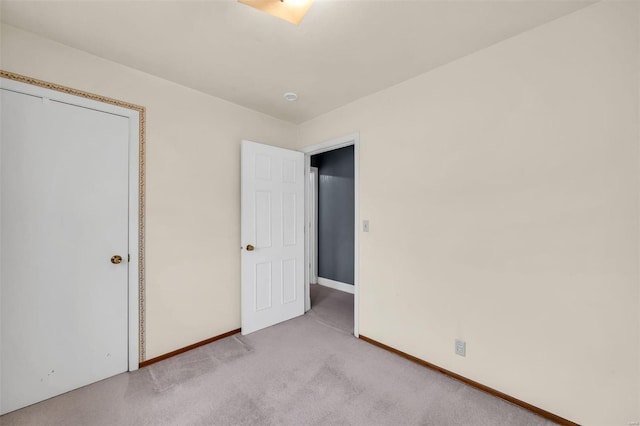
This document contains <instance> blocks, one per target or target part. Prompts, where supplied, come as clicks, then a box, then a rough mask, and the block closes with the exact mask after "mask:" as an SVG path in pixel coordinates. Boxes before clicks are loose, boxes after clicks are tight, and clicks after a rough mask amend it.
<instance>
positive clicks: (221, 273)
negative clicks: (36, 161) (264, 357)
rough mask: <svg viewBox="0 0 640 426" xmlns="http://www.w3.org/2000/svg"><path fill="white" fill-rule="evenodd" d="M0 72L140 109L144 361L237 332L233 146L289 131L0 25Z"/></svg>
mask: <svg viewBox="0 0 640 426" xmlns="http://www.w3.org/2000/svg"><path fill="white" fill-rule="evenodd" d="M1 47H2V51H1V52H2V68H3V69H5V70H7V71H12V72H16V73H19V74H24V75H28V76H31V77H35V78H38V79H42V80H46V81H50V82H54V83H57V84H62V85H66V86H71V87H73V88H76V89H80V90H85V91H88V92H93V93H97V94H100V95H103V96H108V97H112V98H116V99H120V100H123V101H127V102H131V103H134V104H138V105H142V106H144V107H146V109H147V193H146V195H147V208H146V260H147V264H146V266H147V269H146V283H147V288H146V295H147V299H146V317H147V321H146V331H147V345H146V352H147V358H153V357H155V356H158V355H162V354H164V353H167V352H170V351H172V350H174V349H177V348H181V347H184V346H187V345H190V344H192V343H194V342H198V341H200V340H204V339H207V338H209V337H212V336H215V335H218V334H220V333H224V332H227V331H229V330H232V329H235V328H238V327H240V284H239V283H240V250H239V248H240V223H239V218H240V178H239V177H240V170H239V167H240V140H242V139H251V140H256V141H262V142H265V143H269V144H272V145H279V146H285V147H286V146H288V145H291V143H292V142H293V139H294V137H295V135H296V133H297V128H296V127H295V126H294V125H291V124H288V123H285V122H283V121H279V120H276V119H274V118H271V117H268V116H266V115H264V114H260V113H257V112H254V111H251V110H248V109H246V108H242V107H239V106H237V105H234V104H231V103H228V102H225V101H223V100H220V99H217V98H214V97H211V96H207V95H204V94H202V93H199V92H196V91H194V90H191V89H188V88H185V87H182V86H179V85H177V84H174V83H171V82H168V81H166V80H162V79H160V78H156V77H153V76H151V75H148V74H145V73H142V72H139V71H136V70H133V69H131V68H127V67H124V66H122V65H119V64H116V63H113V62H109V61H106V60H103V59H100V58H98V57H95V56H92V55H89V54H87V53H84V52H81V51H78V50H75V49H71V48H69V47H66V46H63V45H61V44H58V43H55V42H52V41H50V40H47V39H43V38H40V37H37V36H35V35H33V34H31V33H27V32H24V31H21V30H18V29H16V28H13V27H10V26H7V25H4V26H3V27H2V46H1Z"/></svg>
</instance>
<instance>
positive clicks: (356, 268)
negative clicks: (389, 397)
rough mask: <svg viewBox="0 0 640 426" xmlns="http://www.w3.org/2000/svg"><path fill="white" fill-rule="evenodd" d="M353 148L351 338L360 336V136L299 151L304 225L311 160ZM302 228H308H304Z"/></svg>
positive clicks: (307, 205) (306, 249)
mask: <svg viewBox="0 0 640 426" xmlns="http://www.w3.org/2000/svg"><path fill="white" fill-rule="evenodd" d="M346 146H353V173H354V182H353V185H354V197H353V198H354V200H353V201H354V219H353V221H354V223H353V224H354V232H353V240H354V244H353V335H354V336H356V337H359V336H360V321H359V317H360V133H352V134H350V135H346V136H342V137H339V138H335V139H330V140H328V141H325V142H321V143H319V144H316V145H311V146H308V147H306V148H303V149H301V151H302V152H303V153H304V178H305V182H306V183H307V185H305V191H304V194H305V209H304V220H305V224H308V223H309V212H310V206H309V204H310V203H309V189H308V188H309V185H308V182H309V168H310V167H311V156H312V155H315V154H320V153H323V152H327V151H333V150H335V149H339V148H344V147H346ZM305 228H308V227H307V226H305ZM304 238H305V251H304V257H305V265H306V267H305V286H304V291H305V301H306V300H309V297H310V296H309V231H308V229H305V234H304Z"/></svg>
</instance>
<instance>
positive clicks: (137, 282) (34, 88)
mask: <svg viewBox="0 0 640 426" xmlns="http://www.w3.org/2000/svg"><path fill="white" fill-rule="evenodd" d="M0 87H2V88H4V89H7V90H12V91H16V92H20V93H25V94H28V95H32V96H37V97H41V98H46V99H51V100H55V101H58V102H63V103H68V104H71V105H77V106H80V107H84V108H89V109H94V110H97V111H102V112H106V113H110V114H115V115H120V116H123V117H126V118H128V120H129V228H128V233H129V238H128V243H129V265H128V266H129V268H128V279H127V281H128V283H127V286H128V318H127V321H128V330H127V334H128V337H127V339H128V371H135V370H137V369H138V367H139V363H140V362H141V361H143V360H144V357H145V344H144V343H145V342H144V339H145V334H144V192H145V191H144V165H145V161H144V158H145V151H144V148H145V144H144V142H145V109H144V107H141V106H138V105H134V104H129V103H126V102H122V101H118V100H115V99H111V98H106V97H103V96H100V95H94V94H91V93H87V92H82V91H79V90H75V89H71V88H69V87H65V86H60V85H56V84H53V83H48V82H45V81H41V80H36V79H33V78H30V77H26V76H22V75H19V74H14V73H11V72H7V71H3V70H0Z"/></svg>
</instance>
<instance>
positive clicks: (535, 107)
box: [299, 2, 640, 426]
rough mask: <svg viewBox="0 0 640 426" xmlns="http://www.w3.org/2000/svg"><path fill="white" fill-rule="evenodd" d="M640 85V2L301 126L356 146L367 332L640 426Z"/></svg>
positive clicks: (518, 391)
mask: <svg viewBox="0 0 640 426" xmlns="http://www.w3.org/2000/svg"><path fill="white" fill-rule="evenodd" d="M639 77H640V75H639V69H638V12H637V9H636V5H635V4H632V3H620V2H617V3H608V4H598V5H595V6H591V7H589V8H587V9H585V10H583V11H579V12H577V13H575V14H572V15H569V16H567V17H564V18H561V19H558V20H556V21H554V22H552V23H549V24H547V25H545V26H542V27H539V28H537V29H534V30H532V31H530V32H527V33H524V34H522V35H520V36H517V37H515V38H512V39H510V40H507V41H505V42H502V43H500V44H497V45H495V46H493V47H490V48H488V49H486V50H483V51H480V52H477V53H475V54H473V55H470V56H468V57H465V58H463V59H461V60H458V61H456V62H454V63H451V64H449V65H446V66H443V67H441V68H439V69H437V70H434V71H432V72H429V73H427V74H424V75H422V76H420V77H418V78H415V79H413V80H410V81H407V82H405V83H403V84H400V85H398V86H395V87H393V88H390V89H387V90H384V91H382V92H379V93H377V94H374V95H372V96H369V97H367V98H364V99H361V100H359V101H357V102H355V103H352V104H350V105H348V106H345V107H343V108H340V109H338V110H336V111H334V112H331V113H329V114H326V115H324V116H322V117H320V118H317V119H315V120H312V121H310V122H307V123H305V124H303V125H302V126H301V143H300V144H299V147H304V146H308V145H313V144H316V143H319V142H321V141H324V140H328V139H331V138H335V137H338V136H342V135H346V134H349V133H352V132H356V131H359V132H360V137H361V157H360V166H361V175H360V176H361V186H360V190H361V192H360V194H361V195H360V206H361V218H362V219H369V220H370V221H371V222H370V226H371V228H370V229H371V231H370V233H368V234H361V243H360V244H361V264H360V274H361V275H360V276H361V287H360V292H361V293H360V294H361V296H360V332H361V333H362V334H363V335H365V336H367V337H370V338H373V339H375V340H378V341H381V342H383V343H385V344H388V345H391V346H393V347H395V348H397V349H400V350H402V351H405V352H408V353H410V354H412V355H415V356H417V357H419V358H422V359H425V360H427V361H430V362H433V363H435V364H437V365H439V366H442V367H444V368H447V369H449V370H452V371H454V372H456V373H459V374H462V375H464V376H466V377H469V378H471V379H473V380H476V381H478V382H480V383H483V384H486V385H488V386H490V387H493V388H495V389H497V390H500V391H503V392H505V393H507V394H510V395H512V396H515V397H516V398H519V399H522V400H524V401H527V402H529V403H531V404H534V405H536V406H539V407H541V408H543V409H546V410H549V411H551V412H553V413H556V414H558V415H561V416H564V417H566V418H569V419H571V420H573V421H577V422H580V423H583V424H585V425H602V426H604V425H607V426H613V425H620V426H622V425H627V424H628V423H629V422H632V421H638V420H640V418H639V416H640V412H639V405H638V401H639V390H638V386H639V383H638V380H639V378H640V375H639V370H638V369H639V359H640V352H639V338H640V328H639V309H638V308H639V306H638V304H639V300H640V299H639V276H638V255H639V252H638V231H639V229H638V219H639V217H640V216H639V210H638V201H639V200H638V190H639V188H638V176H639V167H638V137H639V132H638V113H639V110H638V93H639V92H638V91H639V87H638V79H639ZM455 338H462V339H464V340H466V342H467V356H466V358H462V357H459V356H456V355H454V339H455Z"/></svg>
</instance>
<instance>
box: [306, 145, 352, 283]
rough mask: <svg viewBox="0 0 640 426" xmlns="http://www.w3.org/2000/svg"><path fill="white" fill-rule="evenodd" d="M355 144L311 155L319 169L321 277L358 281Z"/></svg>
mask: <svg viewBox="0 0 640 426" xmlns="http://www.w3.org/2000/svg"><path fill="white" fill-rule="evenodd" d="M353 159H354V151H353V146H347V147H344V148H340V149H336V150H333V151H328V152H323V153H322V154H316V155H314V156H312V157H311V165H312V166H313V167H317V168H318V176H319V178H318V276H319V277H322V278H328V279H330V280H333V281H339V282H342V283H345V284H353V281H354V266H353V255H354V245H353V244H354V231H355V227H354V225H355V224H354V209H355V204H354V196H355V194H354V190H355V187H354V183H355V182H354V166H353Z"/></svg>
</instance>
